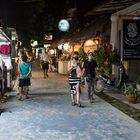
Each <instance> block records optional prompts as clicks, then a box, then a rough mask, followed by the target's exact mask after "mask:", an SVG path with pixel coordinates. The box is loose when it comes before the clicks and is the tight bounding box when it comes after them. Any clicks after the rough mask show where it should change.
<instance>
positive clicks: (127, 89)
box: [124, 84, 137, 97]
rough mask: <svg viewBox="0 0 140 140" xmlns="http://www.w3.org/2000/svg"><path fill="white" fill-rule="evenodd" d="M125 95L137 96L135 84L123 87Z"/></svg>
mask: <svg viewBox="0 0 140 140" xmlns="http://www.w3.org/2000/svg"><path fill="white" fill-rule="evenodd" d="M124 93H125V95H133V96H135V97H136V96H137V87H136V84H130V85H129V86H125V91H124Z"/></svg>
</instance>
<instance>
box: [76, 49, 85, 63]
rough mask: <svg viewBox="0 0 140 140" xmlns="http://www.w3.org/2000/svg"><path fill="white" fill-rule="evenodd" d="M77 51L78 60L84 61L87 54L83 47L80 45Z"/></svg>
mask: <svg viewBox="0 0 140 140" xmlns="http://www.w3.org/2000/svg"><path fill="white" fill-rule="evenodd" d="M78 52H79V57H80V60H81V61H84V60H85V59H86V57H87V55H86V53H85V52H84V50H83V47H80V48H79V50H78Z"/></svg>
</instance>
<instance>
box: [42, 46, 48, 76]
mask: <svg viewBox="0 0 140 140" xmlns="http://www.w3.org/2000/svg"><path fill="white" fill-rule="evenodd" d="M40 60H41V66H42V70H43V75H44V78H46V77H48V69H49V62H48V61H49V58H48V54H47V52H46V49H45V48H43V49H42V53H41V56H40Z"/></svg>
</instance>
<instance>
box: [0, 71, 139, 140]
mask: <svg viewBox="0 0 140 140" xmlns="http://www.w3.org/2000/svg"><path fill="white" fill-rule="evenodd" d="M29 96H30V98H29V99H26V100H24V101H18V100H17V96H16V93H15V92H14V91H13V92H11V93H10V99H9V101H8V102H7V103H6V105H5V112H3V113H2V114H1V116H0V126H1V128H0V140H139V139H140V133H139V132H140V123H138V122H136V121H135V120H133V119H132V118H130V117H128V116H127V115H125V114H124V113H122V112H121V111H119V110H118V109H116V108H114V107H113V106H111V105H110V104H108V103H107V102H105V101H104V100H102V99H100V98H99V97H97V96H95V100H94V103H93V104H90V103H89V101H88V100H87V95H86V92H85V89H84V88H82V95H81V96H82V100H81V102H82V105H83V107H82V108H79V107H77V106H71V102H70V95H69V87H68V79H67V77H66V76H63V75H60V74H57V73H49V77H48V78H47V79H43V75H42V73H41V71H39V70H38V69H37V70H34V71H33V78H32V86H31V88H30V95H29Z"/></svg>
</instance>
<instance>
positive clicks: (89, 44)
mask: <svg viewBox="0 0 140 140" xmlns="http://www.w3.org/2000/svg"><path fill="white" fill-rule="evenodd" d="M83 49H84V52H85V53H88V52H94V51H95V50H96V49H97V44H96V43H95V42H94V41H93V40H91V39H89V40H87V41H86V42H85V43H84V45H83Z"/></svg>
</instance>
